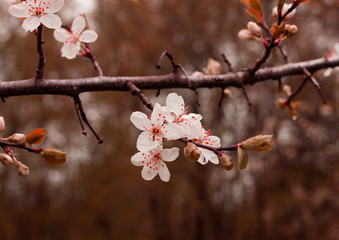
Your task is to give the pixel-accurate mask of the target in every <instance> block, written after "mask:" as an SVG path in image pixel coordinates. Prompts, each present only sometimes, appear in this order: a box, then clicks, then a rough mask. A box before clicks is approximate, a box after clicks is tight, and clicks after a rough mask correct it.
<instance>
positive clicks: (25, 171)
mask: <svg viewBox="0 0 339 240" xmlns="http://www.w3.org/2000/svg"><path fill="white" fill-rule="evenodd" d="M16 170H17V172H18V174H19V175H20V176H23V177H27V176H28V175H29V168H28V167H27V166H26V165H25V164H23V163H21V162H18V163H17V165H16Z"/></svg>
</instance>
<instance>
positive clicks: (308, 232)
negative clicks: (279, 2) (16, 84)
mask: <svg viewBox="0 0 339 240" xmlns="http://www.w3.org/2000/svg"><path fill="white" fill-rule="evenodd" d="M10 2H11V1H9V0H1V1H0V3H1V4H0V22H1V28H0V52H1V54H0V81H12V80H19V79H28V78H31V77H32V76H34V69H35V67H36V65H37V61H38V58H37V52H36V49H35V47H36V44H35V36H34V34H32V33H30V32H24V30H23V29H22V28H21V26H20V22H19V21H18V19H17V18H14V17H12V16H10V15H9V14H8V12H7V8H8V5H9V4H10ZM262 2H263V5H264V8H265V13H266V16H267V19H268V22H270V23H271V19H270V15H271V9H272V8H273V6H274V5H275V4H276V1H265V0H263V1H262ZM287 2H289V1H287ZM84 12H85V13H87V17H88V20H89V24H90V26H91V28H92V29H94V30H95V31H97V32H98V34H99V38H98V40H97V41H96V42H95V43H94V44H92V48H93V50H94V53H95V54H96V56H97V60H98V62H99V64H100V65H101V67H102V68H103V71H104V74H105V75H107V76H134V75H142V76H143V75H155V74H166V73H168V72H170V71H171V66H170V64H169V63H168V62H167V61H165V62H164V63H163V67H162V69H160V70H158V69H156V68H155V65H156V64H157V61H158V59H159V56H160V55H161V53H162V52H163V51H164V50H168V51H169V52H170V53H172V54H173V56H174V58H175V60H176V61H177V62H178V63H180V64H182V65H183V67H184V68H185V70H186V72H187V73H189V74H191V73H192V72H193V71H196V70H198V71H201V70H202V68H203V67H205V66H206V64H207V60H208V58H214V59H216V60H218V61H220V62H221V61H222V59H221V57H220V54H221V53H222V52H223V53H225V54H226V55H227V56H228V58H229V60H230V61H231V62H232V64H233V67H234V68H235V69H236V70H241V69H243V68H247V67H250V66H252V65H253V63H254V61H255V59H256V58H257V57H259V56H261V54H262V53H263V47H262V46H261V45H260V44H259V43H257V42H241V41H239V40H238V39H237V32H238V31H239V30H240V29H242V28H244V27H245V26H246V23H247V21H248V20H249V19H248V17H247V16H246V15H245V7H244V6H243V5H242V4H241V3H240V1H237V0H232V1H224V0H208V1H207V0H200V1H196V0H185V1H180V0H145V1H141V6H140V7H136V6H135V5H134V4H133V3H131V2H130V1H128V0H91V1H90V0H86V1H79V0H77V1H75V0H73V1H72V0H66V1H65V6H64V8H63V9H62V10H61V11H60V12H59V15H60V16H61V17H62V19H63V22H64V23H65V24H68V25H70V24H71V22H72V19H73V18H74V17H75V16H77V15H79V14H80V13H84ZM338 13H339V1H338V0H312V1H310V2H308V3H305V4H302V5H301V6H300V7H299V8H298V10H297V14H296V16H295V17H294V18H293V19H291V20H290V21H289V23H294V24H296V25H297V26H298V27H299V32H298V34H297V35H295V36H293V37H292V38H290V39H288V40H286V41H285V43H284V46H285V49H286V50H287V52H288V53H289V56H290V57H291V59H292V61H294V62H297V61H304V60H310V59H315V58H319V57H322V56H325V55H326V54H328V53H329V52H330V51H331V50H332V49H333V47H334V45H335V43H337V42H338V40H339V31H338V26H339V22H338V21H339V14H338ZM44 40H45V44H44V49H45V54H46V57H47V65H46V78H53V79H54V78H56V79H57V78H78V77H89V76H94V75H96V72H95V71H94V69H93V66H92V65H91V63H90V61H89V60H88V59H85V58H82V57H77V58H76V59H75V60H67V59H64V58H61V54H60V48H61V44H60V43H58V42H56V41H55V40H54V39H53V31H52V30H49V29H45V31H44ZM282 63H283V58H282V56H281V55H280V54H279V52H278V51H276V50H274V51H273V54H272V56H271V58H270V60H269V61H268V62H267V63H266V64H265V66H273V65H279V64H282ZM223 72H227V68H226V66H223ZM323 73H324V71H319V72H318V73H317V74H316V78H317V79H318V81H319V82H320V84H321V87H322V91H323V93H324V95H325V96H326V99H327V101H328V104H326V105H323V104H322V103H321V100H320V98H319V96H318V94H317V92H316V91H315V89H314V88H313V86H312V85H310V84H307V85H306V87H305V88H304V89H303V91H302V92H301V93H300V95H298V97H297V99H298V100H300V101H301V106H300V110H299V113H298V115H299V117H298V120H297V121H293V120H292V119H291V118H290V116H289V115H288V113H287V112H286V111H284V110H281V109H278V108H276V107H275V100H276V99H277V98H279V97H284V94H283V93H282V92H279V91H278V84H277V82H276V81H266V82H263V83H259V84H256V85H254V86H248V87H247V90H248V94H249V97H250V99H251V101H252V102H253V108H254V111H253V112H252V113H250V112H249V111H248V106H247V103H246V100H245V99H244V97H243V94H242V92H241V90H239V89H230V90H231V91H232V93H233V96H232V98H231V99H228V100H225V101H224V103H223V105H222V108H220V109H219V108H218V101H219V97H220V91H221V90H220V89H201V90H199V92H200V95H201V106H200V107H198V106H196V105H195V95H194V93H193V92H192V91H189V90H180V89H170V90H169V91H161V94H160V96H159V97H156V92H155V91H145V93H146V94H147V96H149V97H150V99H151V100H152V101H153V103H155V102H159V103H161V104H164V101H165V97H166V95H167V93H168V92H173V91H175V92H177V93H178V94H181V95H182V96H183V97H184V98H185V101H186V102H187V104H188V105H190V110H191V111H192V112H198V113H201V114H202V115H203V124H204V126H205V128H206V129H211V131H212V133H213V134H215V135H218V136H219V137H220V138H221V140H222V143H223V145H229V144H233V143H237V142H239V141H242V140H244V139H246V138H249V137H251V136H254V135H257V134H260V133H266V134H274V149H273V151H271V152H267V153H260V154H256V153H254V152H250V153H249V165H248V167H247V168H246V169H245V170H241V171H240V170H238V169H237V168H236V167H235V168H234V169H232V170H231V171H227V172H226V171H225V170H224V168H223V167H222V166H221V165H213V164H208V165H205V166H201V165H199V164H195V163H192V162H189V161H187V160H186V159H185V158H184V157H183V156H180V157H179V158H178V159H177V160H176V161H174V162H172V163H169V164H168V167H169V170H170V172H171V180H170V182H169V183H164V182H162V181H161V180H160V179H159V177H156V178H155V179H154V180H153V181H150V182H148V181H144V180H143V179H142V178H141V175H140V172H141V168H140V167H135V166H133V165H132V164H131V162H130V158H131V156H132V155H133V154H134V153H136V152H137V149H136V146H135V143H136V139H137V136H138V134H139V133H140V131H139V130H138V129H136V128H135V127H134V126H133V125H132V124H131V122H130V120H129V116H130V114H131V113H132V112H133V111H137V110H138V111H144V112H147V113H149V112H148V110H147V109H146V107H145V106H143V105H142V104H141V103H140V101H139V99H138V98H137V97H135V96H132V95H131V94H130V93H128V92H100V93H84V94H81V95H80V98H81V99H82V101H83V104H84V109H85V111H86V113H87V115H88V118H89V120H90V121H91V123H92V124H93V126H94V128H95V129H96V130H97V131H98V133H99V135H100V136H102V137H104V144H103V145H98V144H97V143H96V140H95V138H94V137H93V136H92V135H91V134H89V135H88V136H87V137H85V136H83V135H82V134H81V129H80V126H79V123H78V120H77V116H76V113H75V111H74V105H73V102H72V100H71V99H70V98H67V97H64V96H50V95H47V96H24V97H11V98H8V99H6V102H5V103H1V104H0V109H1V115H2V116H4V118H5V120H6V130H5V132H3V133H2V134H1V135H2V137H4V136H8V135H11V134H13V133H15V132H23V133H26V134H27V133H29V132H30V131H31V130H33V129H35V128H40V127H44V128H45V129H46V130H47V137H46V139H45V141H44V143H43V144H42V146H46V147H47V146H49V147H57V148H59V149H62V150H63V151H66V152H68V159H67V163H66V164H64V165H62V166H57V167H55V166H50V165H48V164H47V163H45V162H43V161H42V160H41V159H40V158H39V156H36V155H34V154H27V153H26V152H24V151H21V150H17V151H16V153H17V154H18V157H17V158H18V159H19V160H20V161H22V162H23V163H25V164H27V165H28V166H29V167H30V175H29V176H28V177H27V178H22V177H20V176H18V175H17V173H16V170H15V168H14V167H12V166H6V167H5V166H3V165H1V166H0V239H4V240H7V239H25V240H30V239H32V240H33V239H34V240H36V239H44V240H48V239H72V240H77V239H147V240H153V239H154V240H158V239H187V240H189V239H215V240H217V239H310V240H313V239H314V240H319V239H331V240H332V239H333V240H335V239H339V201H338V199H339V161H338V158H339V139H338V129H339V126H338V119H339V118H338V117H339V113H338V102H339V99H338V98H339V75H338V71H334V72H333V73H332V75H331V76H329V77H325V76H324V74H323ZM282 80H283V84H290V85H291V86H292V88H294V89H295V88H296V87H297V86H298V85H299V84H300V83H301V82H302V80H303V76H293V77H285V78H283V79H282ZM174 145H175V146H178V147H180V148H181V149H183V144H182V143H174ZM181 151H182V150H181ZM231 154H232V156H233V157H234V158H236V155H235V153H231ZM181 155H182V154H181Z"/></svg>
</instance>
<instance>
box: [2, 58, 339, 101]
mask: <svg viewBox="0 0 339 240" xmlns="http://www.w3.org/2000/svg"><path fill="white" fill-rule="evenodd" d="M337 66H339V57H332V58H325V57H324V58H319V59H315V60H311V61H305V62H299V63H288V64H285V65H282V66H278V67H271V68H262V69H259V70H258V71H256V72H255V74H254V75H253V77H248V74H246V72H236V73H227V74H223V75H204V76H196V77H192V76H188V79H189V82H190V83H191V84H192V86H193V88H213V87H218V88H225V87H238V88H240V87H241V83H242V84H244V85H248V84H254V83H257V82H260V81H266V80H270V79H279V78H282V77H285V76H289V75H301V74H304V70H303V69H304V68H306V69H307V70H308V71H309V72H310V73H314V72H316V71H318V70H320V69H325V68H329V67H337ZM127 81H130V82H132V83H133V84H134V85H135V86H137V87H138V88H139V89H141V90H143V89H165V88H190V86H189V84H188V81H187V78H186V76H178V75H176V74H168V75H159V76H139V77H91V78H78V79H58V80H57V79H45V80H44V81H39V82H38V83H36V82H35V81H32V80H31V79H27V80H17V81H7V82H0V97H1V98H5V97H12V96H21V95H35V94H56V95H65V96H71V97H73V96H75V95H77V94H79V93H82V92H94V91H129V89H128V87H127V85H126V82H127Z"/></svg>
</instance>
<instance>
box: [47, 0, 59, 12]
mask: <svg viewBox="0 0 339 240" xmlns="http://www.w3.org/2000/svg"><path fill="white" fill-rule="evenodd" d="M63 6H64V0H52V1H47V0H46V1H42V7H44V8H45V12H46V13H56V12H58V11H59V10H60V9H61V8H62V7H63Z"/></svg>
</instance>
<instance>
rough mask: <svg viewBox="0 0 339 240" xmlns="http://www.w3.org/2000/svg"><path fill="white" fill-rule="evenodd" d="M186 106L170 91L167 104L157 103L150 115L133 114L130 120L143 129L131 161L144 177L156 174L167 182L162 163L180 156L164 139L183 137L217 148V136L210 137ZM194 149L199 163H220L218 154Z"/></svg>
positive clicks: (148, 178)
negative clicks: (136, 151) (140, 167)
mask: <svg viewBox="0 0 339 240" xmlns="http://www.w3.org/2000/svg"><path fill="white" fill-rule="evenodd" d="M187 108H188V107H187ZM187 108H186V107H185V103H184V100H183V98H182V97H181V96H179V95H177V94H176V93H170V94H169V95H168V96H167V98H166V106H161V105H160V104H159V103H156V104H155V106H154V108H153V111H152V114H151V115H150V116H147V115H146V114H145V113H142V112H133V113H132V115H131V117H130V119H131V121H132V123H133V124H134V125H135V126H136V127H137V128H138V129H140V130H142V131H143V132H142V133H141V134H140V135H139V137H138V139H137V149H138V150H139V151H140V152H138V153H136V154H135V155H134V156H133V157H132V159H131V161H132V163H133V164H134V165H136V166H143V170H142V174H141V175H142V177H143V178H144V179H145V180H151V179H153V178H154V177H155V176H156V175H157V174H158V173H159V176H160V178H161V180H163V181H169V178H170V173H169V171H168V169H167V166H166V164H165V162H166V161H167V162H169V161H174V160H175V159H176V158H177V157H178V156H179V149H178V148H177V147H173V148H170V149H166V148H164V147H163V143H164V141H170V140H177V139H180V138H184V139H185V140H188V141H191V142H194V143H199V146H202V145H203V146H208V147H213V148H218V147H220V139H219V138H218V137H216V136H212V135H211V133H210V131H206V130H205V129H204V128H203V126H202V125H201V119H202V116H201V115H200V114H195V113H189V114H188V111H187ZM197 149H198V157H197V158H196V159H197V161H198V162H199V163H201V164H206V163H207V162H208V161H210V162H212V163H214V164H218V163H219V159H218V156H217V155H216V154H215V153H214V152H213V151H211V150H208V149H206V148H203V147H197ZM164 161H165V162H164Z"/></svg>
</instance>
